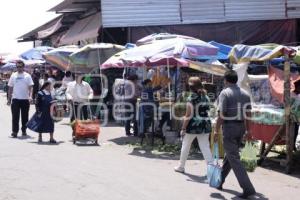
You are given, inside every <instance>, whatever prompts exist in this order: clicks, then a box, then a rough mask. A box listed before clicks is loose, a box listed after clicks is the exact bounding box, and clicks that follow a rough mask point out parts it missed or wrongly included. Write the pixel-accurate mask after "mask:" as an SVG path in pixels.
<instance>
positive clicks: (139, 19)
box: [101, 0, 181, 28]
mask: <svg viewBox="0 0 300 200" xmlns="http://www.w3.org/2000/svg"><path fill="white" fill-rule="evenodd" d="M101 8H102V20H103V21H102V23H103V27H105V28H107V27H130V26H132V27H134V26H151V25H174V24H181V21H180V6H179V1H178V0H114V1H112V0H102V1H101Z"/></svg>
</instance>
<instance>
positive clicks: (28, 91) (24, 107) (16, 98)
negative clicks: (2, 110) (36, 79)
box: [8, 61, 33, 138]
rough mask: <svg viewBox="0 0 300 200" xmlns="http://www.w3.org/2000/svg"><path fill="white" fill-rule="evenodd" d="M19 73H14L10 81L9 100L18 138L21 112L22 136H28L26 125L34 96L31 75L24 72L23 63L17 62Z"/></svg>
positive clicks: (13, 130)
mask: <svg viewBox="0 0 300 200" xmlns="http://www.w3.org/2000/svg"><path fill="white" fill-rule="evenodd" d="M16 67H17V72H15V73H13V74H12V75H11V77H10V79H9V81H8V87H9V92H8V98H9V101H10V102H11V112H12V134H11V136H12V137H13V138H16V137H17V136H18V132H19V120H20V112H21V117H22V136H26V135H27V134H26V128H27V127H26V124H27V122H28V115H29V107H30V101H31V96H32V87H33V81H32V78H31V76H30V74H28V73H26V72H24V67H25V64H24V62H23V61H17V62H16Z"/></svg>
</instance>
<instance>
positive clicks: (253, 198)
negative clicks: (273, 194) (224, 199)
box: [231, 193, 269, 200]
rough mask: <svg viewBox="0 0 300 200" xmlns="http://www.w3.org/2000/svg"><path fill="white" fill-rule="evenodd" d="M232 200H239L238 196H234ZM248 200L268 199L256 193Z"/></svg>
mask: <svg viewBox="0 0 300 200" xmlns="http://www.w3.org/2000/svg"><path fill="white" fill-rule="evenodd" d="M231 199H232V200H240V199H241V198H239V197H238V196H235V197H233V198H231ZM248 199H249V200H255V199H257V200H269V199H268V198H266V197H265V196H264V195H263V194H260V193H257V194H256V195H253V196H251V197H249V198H248Z"/></svg>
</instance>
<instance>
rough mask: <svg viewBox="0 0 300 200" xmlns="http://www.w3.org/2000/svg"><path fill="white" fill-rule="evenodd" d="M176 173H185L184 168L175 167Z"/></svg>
mask: <svg viewBox="0 0 300 200" xmlns="http://www.w3.org/2000/svg"><path fill="white" fill-rule="evenodd" d="M174 171H175V172H179V173H184V168H183V167H179V166H178V167H174Z"/></svg>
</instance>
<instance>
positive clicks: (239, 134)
mask: <svg viewBox="0 0 300 200" xmlns="http://www.w3.org/2000/svg"><path fill="white" fill-rule="evenodd" d="M244 133H245V127H244V124H243V123H230V124H223V143H224V150H225V158H224V160H223V166H222V184H223V183H224V182H225V179H226V177H227V175H228V174H229V172H230V171H231V169H232V170H233V172H234V174H235V176H236V178H237V180H238V182H239V185H240V186H241V188H243V191H244V193H250V194H252V193H255V189H254V187H253V185H252V183H251V181H250V179H249V176H248V174H247V172H246V169H245V167H244V166H243V165H242V163H241V161H240V154H239V148H240V147H241V144H242V139H243V135H244Z"/></svg>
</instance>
